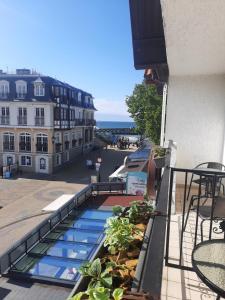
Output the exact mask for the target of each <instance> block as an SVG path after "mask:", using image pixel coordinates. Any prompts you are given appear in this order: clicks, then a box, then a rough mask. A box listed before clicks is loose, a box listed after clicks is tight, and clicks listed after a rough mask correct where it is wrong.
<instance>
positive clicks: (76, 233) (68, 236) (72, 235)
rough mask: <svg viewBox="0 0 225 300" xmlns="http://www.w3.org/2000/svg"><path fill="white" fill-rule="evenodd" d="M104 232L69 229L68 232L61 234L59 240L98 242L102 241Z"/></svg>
mask: <svg viewBox="0 0 225 300" xmlns="http://www.w3.org/2000/svg"><path fill="white" fill-rule="evenodd" d="M102 237H103V234H102V233H101V232H88V231H81V230H79V229H68V230H67V231H66V232H64V233H63V234H61V235H60V237H59V238H58V239H59V240H64V241H70V242H82V243H92V244H97V243H99V242H100V240H101V238H102Z"/></svg>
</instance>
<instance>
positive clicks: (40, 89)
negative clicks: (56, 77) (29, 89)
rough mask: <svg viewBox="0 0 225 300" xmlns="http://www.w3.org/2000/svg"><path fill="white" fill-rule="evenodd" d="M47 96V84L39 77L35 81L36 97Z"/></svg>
mask: <svg viewBox="0 0 225 300" xmlns="http://www.w3.org/2000/svg"><path fill="white" fill-rule="evenodd" d="M44 95H45V84H44V82H43V81H42V80H41V78H40V77H39V78H38V79H36V80H35V81H34V96H38V97H41V96H44Z"/></svg>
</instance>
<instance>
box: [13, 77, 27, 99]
mask: <svg viewBox="0 0 225 300" xmlns="http://www.w3.org/2000/svg"><path fill="white" fill-rule="evenodd" d="M16 94H17V98H22V99H23V98H25V97H26V94H27V83H26V81H24V80H17V81H16Z"/></svg>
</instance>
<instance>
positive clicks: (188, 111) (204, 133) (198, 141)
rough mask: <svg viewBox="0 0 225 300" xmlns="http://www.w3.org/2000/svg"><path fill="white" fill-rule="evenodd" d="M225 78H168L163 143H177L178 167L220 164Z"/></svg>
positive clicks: (223, 76) (222, 142)
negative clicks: (164, 140)
mask: <svg viewBox="0 0 225 300" xmlns="http://www.w3.org/2000/svg"><path fill="white" fill-rule="evenodd" d="M224 138H225V75H211V76H170V78H169V86H168V98H167V115H166V132H165V139H166V140H169V139H171V140H173V141H174V142H176V143H177V165H176V166H177V167H187V168H192V167H194V166H196V165H197V164H199V163H201V162H207V161H218V162H223V153H224Z"/></svg>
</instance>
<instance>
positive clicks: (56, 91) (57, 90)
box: [55, 86, 59, 97]
mask: <svg viewBox="0 0 225 300" xmlns="http://www.w3.org/2000/svg"><path fill="white" fill-rule="evenodd" d="M55 96H56V97H58V96H59V87H58V86H55Z"/></svg>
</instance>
